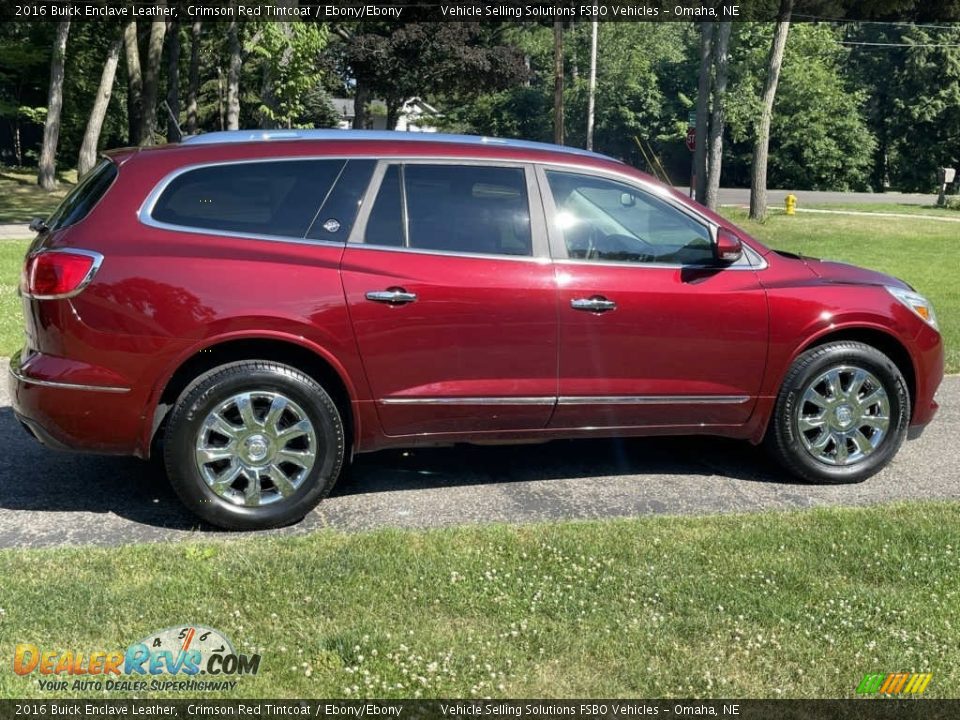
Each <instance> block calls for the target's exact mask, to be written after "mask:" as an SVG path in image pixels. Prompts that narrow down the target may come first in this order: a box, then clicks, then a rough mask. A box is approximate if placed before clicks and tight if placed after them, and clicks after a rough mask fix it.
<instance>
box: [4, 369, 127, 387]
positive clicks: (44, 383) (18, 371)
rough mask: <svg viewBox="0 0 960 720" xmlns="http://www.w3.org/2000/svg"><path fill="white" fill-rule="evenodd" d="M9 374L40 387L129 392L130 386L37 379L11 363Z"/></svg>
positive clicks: (20, 380)
mask: <svg viewBox="0 0 960 720" xmlns="http://www.w3.org/2000/svg"><path fill="white" fill-rule="evenodd" d="M8 371H9V372H10V374H11V375H12V376H13V377H14V378H15V379H16V380H18V381H19V382H23V383H28V384H30V385H39V386H41V387H49V388H59V389H61V390H91V391H94V392H105V393H127V392H130V388H127V387H112V386H110V385H83V384H81V383H66V382H55V381H53V380H39V379H37V378H34V377H30V376H29V375H26V374H24V373H23V370H22V369H15V368H14V366H13V364H12V363H11V365H10V367H9V368H8Z"/></svg>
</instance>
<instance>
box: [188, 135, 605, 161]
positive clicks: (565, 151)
mask: <svg viewBox="0 0 960 720" xmlns="http://www.w3.org/2000/svg"><path fill="white" fill-rule="evenodd" d="M284 140H323V141H331V140H333V141H338V140H339V141H343V140H346V141H353V142H357V141H361V142H366V141H374V142H375V141H381V142H384V141H385V142H424V143H446V144H451V145H462V146H467V147H476V146H481V147H490V148H497V147H500V148H505V149H506V148H509V149H514V150H538V151H541V152H552V153H557V154H561V155H575V156H579V157H589V158H593V159H594V160H605V161H607V162H610V161H613V162H620V161H619V160H616V159H614V158H611V157H609V156H607V155H601V154H600V153H595V152H591V151H590V150H581V149H580V148H574V147H567V146H565V145H552V144H550V143H542V142H533V141H531V140H513V139H509V138H497V137H489V136H486V135H454V134H449V133H433V132H403V131H395V130H338V129H310V130H221V131H218V132H209V133H203V134H201V135H191V136H189V137H185V138H183V140H181V141H180V144H181V145H219V144H228V143H250V142H277V141H284Z"/></svg>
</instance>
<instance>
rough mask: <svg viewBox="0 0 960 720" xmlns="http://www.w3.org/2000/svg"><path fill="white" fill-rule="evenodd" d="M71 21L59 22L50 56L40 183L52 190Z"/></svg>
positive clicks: (55, 180) (44, 187)
mask: <svg viewBox="0 0 960 720" xmlns="http://www.w3.org/2000/svg"><path fill="white" fill-rule="evenodd" d="M69 34H70V21H69V20H65V21H63V22H59V23H57V36H56V40H55V41H54V45H53V54H52V56H51V58H50V89H49V93H48V99H47V120H46V122H45V123H44V125H43V145H42V147H41V150H40V168H39V173H38V175H37V183H38V184H39V185H40V187H42V188H43V189H44V190H47V191H50V190H53V189H54V188H55V187H56V186H57V178H56V164H57V141H58V140H59V138H60V114H61V112H62V110H63V75H64V72H63V67H64V63H65V61H66V58H67V36H68V35H69Z"/></svg>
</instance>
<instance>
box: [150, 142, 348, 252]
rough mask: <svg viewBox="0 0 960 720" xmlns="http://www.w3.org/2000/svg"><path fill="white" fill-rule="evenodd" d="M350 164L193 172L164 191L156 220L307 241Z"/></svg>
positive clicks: (250, 165)
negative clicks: (305, 237)
mask: <svg viewBox="0 0 960 720" xmlns="http://www.w3.org/2000/svg"><path fill="white" fill-rule="evenodd" d="M344 164H345V161H344V160H280V161H269V162H247V163H226V164H223V165H210V166H208V167H200V168H196V169H193V170H187V171H186V172H184V173H181V174H180V175H178V176H177V177H175V178H174V179H173V180H172V181H171V182H170V183H169V184H168V185H167V187H166V188H165V189H164V190H163V193H162V194H161V195H160V197H159V198H158V199H157V202H156V203H155V204H154V207H153V210H152V212H151V217H152V218H153V219H154V220H158V221H159V222H163V223H169V224H171V225H179V226H182V227H189V228H198V229H208V230H222V231H227V232H236V233H249V234H251V235H278V236H283V237H291V238H303V237H304V236H305V235H306V233H307V229H308V228H309V227H310V225H311V224H312V223H313V220H314V217H315V216H316V215H317V212H318V210H319V209H320V206H321V204H322V203H323V201H324V199H325V198H326V197H327V195H328V194H329V193H330V190H331V188H332V187H333V185H334V183H335V182H336V180H337V178H338V176H339V175H340V173H341V171H342V170H343V168H344Z"/></svg>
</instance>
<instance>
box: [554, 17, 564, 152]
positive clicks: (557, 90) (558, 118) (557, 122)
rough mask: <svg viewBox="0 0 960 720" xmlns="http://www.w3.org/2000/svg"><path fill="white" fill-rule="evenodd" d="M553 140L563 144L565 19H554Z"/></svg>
mask: <svg viewBox="0 0 960 720" xmlns="http://www.w3.org/2000/svg"><path fill="white" fill-rule="evenodd" d="M553 141H554V142H555V143H556V144H557V145H563V21H562V20H554V21H553Z"/></svg>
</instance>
